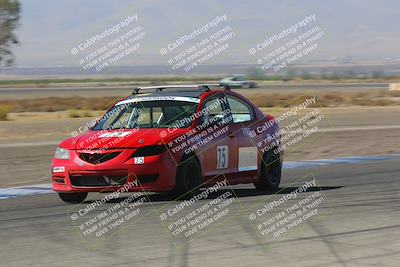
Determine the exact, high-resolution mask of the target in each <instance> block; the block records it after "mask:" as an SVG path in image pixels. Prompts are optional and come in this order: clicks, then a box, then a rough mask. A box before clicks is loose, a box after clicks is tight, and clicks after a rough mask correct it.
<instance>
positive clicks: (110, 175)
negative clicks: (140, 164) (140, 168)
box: [69, 171, 128, 186]
mask: <svg viewBox="0 0 400 267" xmlns="http://www.w3.org/2000/svg"><path fill="white" fill-rule="evenodd" d="M69 179H70V180H71V184H72V185H74V186H114V185H115V186H120V185H124V184H126V182H127V180H128V172H127V171H112V172H93V173H89V172H87V173H81V172H79V173H70V175H69Z"/></svg>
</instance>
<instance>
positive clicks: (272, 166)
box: [254, 151, 282, 192]
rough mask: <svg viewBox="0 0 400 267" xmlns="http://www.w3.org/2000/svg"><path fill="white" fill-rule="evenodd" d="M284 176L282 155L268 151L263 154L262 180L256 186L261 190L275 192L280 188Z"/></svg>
mask: <svg viewBox="0 0 400 267" xmlns="http://www.w3.org/2000/svg"><path fill="white" fill-rule="evenodd" d="M281 176H282V162H281V160H280V155H279V154H276V153H274V152H273V151H268V152H266V153H265V154H264V156H263V162H262V163H261V171H260V180H259V181H257V182H256V183H254V186H255V187H256V188H257V189H258V190H261V191H271V192H274V191H276V190H278V188H279V184H280V182H281Z"/></svg>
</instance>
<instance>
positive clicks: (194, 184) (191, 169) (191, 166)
mask: <svg viewBox="0 0 400 267" xmlns="http://www.w3.org/2000/svg"><path fill="white" fill-rule="evenodd" d="M200 184H201V169H200V164H199V162H198V161H197V159H196V158H190V159H187V160H185V161H184V162H183V163H181V165H180V166H179V167H178V170H177V174H176V187H175V192H174V193H175V195H176V196H177V197H179V198H181V197H182V198H191V197H193V196H194V195H196V194H197V193H198V192H199V190H200V188H199V187H200Z"/></svg>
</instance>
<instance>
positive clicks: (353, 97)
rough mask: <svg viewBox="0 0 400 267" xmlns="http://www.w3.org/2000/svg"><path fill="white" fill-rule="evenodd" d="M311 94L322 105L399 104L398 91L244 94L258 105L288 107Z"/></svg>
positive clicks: (399, 94) (399, 96) (399, 93)
mask: <svg viewBox="0 0 400 267" xmlns="http://www.w3.org/2000/svg"><path fill="white" fill-rule="evenodd" d="M313 96H316V97H317V98H318V103H317V104H316V105H318V106H322V107H337V106H389V105H400V92H392V91H371V92H366V91H365V92H318V93H315V94H311V93H304V94H302V93H272V94H268V93H255V94H246V97H247V98H248V99H250V100H251V101H252V102H253V103H254V104H256V105H257V106H258V107H289V106H294V105H297V104H299V103H301V102H303V101H304V100H305V99H307V98H310V97H313Z"/></svg>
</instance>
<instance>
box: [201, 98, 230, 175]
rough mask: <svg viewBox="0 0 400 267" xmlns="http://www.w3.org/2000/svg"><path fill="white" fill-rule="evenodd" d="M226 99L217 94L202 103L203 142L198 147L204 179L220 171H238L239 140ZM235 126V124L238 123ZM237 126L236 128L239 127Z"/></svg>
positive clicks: (220, 172) (224, 172)
mask: <svg viewBox="0 0 400 267" xmlns="http://www.w3.org/2000/svg"><path fill="white" fill-rule="evenodd" d="M226 103H227V99H226V97H225V95H224V94H218V95H215V96H212V97H210V99H207V100H205V102H204V103H203V104H202V114H203V116H202V117H201V120H200V121H201V125H202V129H203V132H206V133H207V134H201V138H200V141H198V143H199V142H201V144H202V146H201V148H200V149H199V150H198V151H197V155H198V157H199V159H200V161H201V167H202V171H203V175H204V176H205V179H211V178H213V177H215V176H216V175H218V174H224V175H225V176H226V177H227V178H229V176H230V175H231V174H234V173H236V172H237V158H238V157H237V153H238V150H237V143H238V138H237V136H236V135H235V129H233V128H231V126H232V125H231V117H230V116H229V114H228V112H227V104H226ZM235 127H236V126H235ZM236 130H237V129H236Z"/></svg>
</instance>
